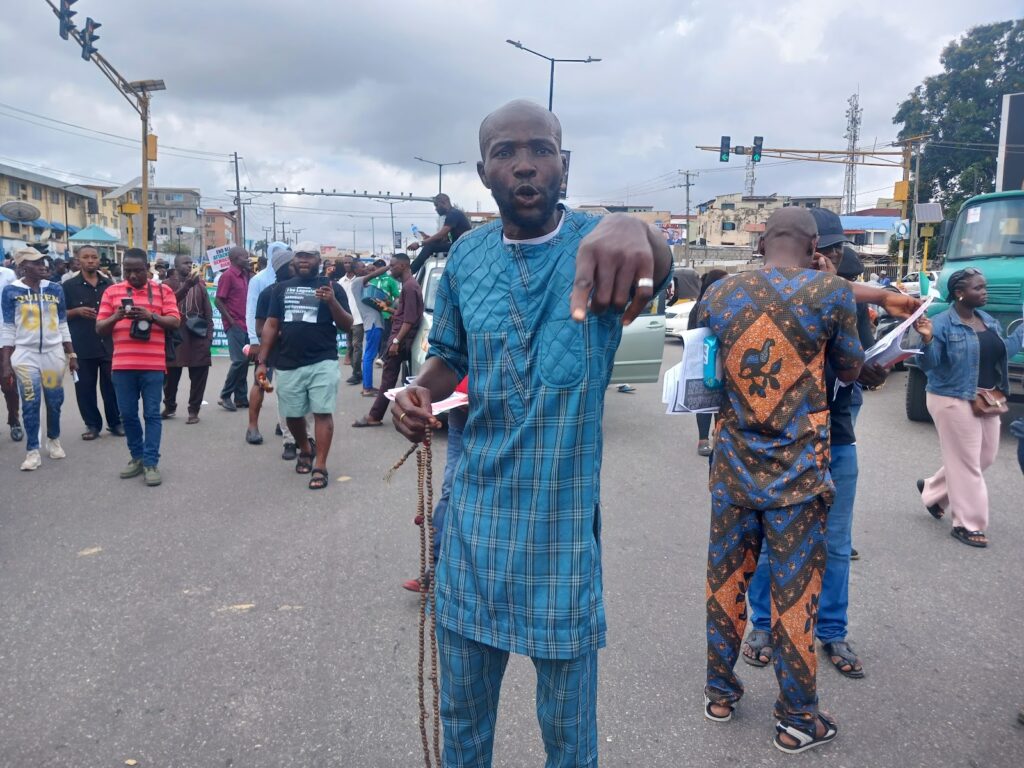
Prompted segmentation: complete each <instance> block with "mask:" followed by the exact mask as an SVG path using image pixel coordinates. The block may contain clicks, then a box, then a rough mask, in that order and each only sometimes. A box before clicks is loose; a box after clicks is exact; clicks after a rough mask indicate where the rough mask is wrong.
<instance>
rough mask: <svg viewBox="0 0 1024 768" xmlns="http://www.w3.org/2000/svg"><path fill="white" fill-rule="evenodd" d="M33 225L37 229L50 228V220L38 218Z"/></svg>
mask: <svg viewBox="0 0 1024 768" xmlns="http://www.w3.org/2000/svg"><path fill="white" fill-rule="evenodd" d="M32 226H33V227H35V228H36V229H49V228H50V222H48V221H47V220H46V219H36V220H35V221H33V222H32Z"/></svg>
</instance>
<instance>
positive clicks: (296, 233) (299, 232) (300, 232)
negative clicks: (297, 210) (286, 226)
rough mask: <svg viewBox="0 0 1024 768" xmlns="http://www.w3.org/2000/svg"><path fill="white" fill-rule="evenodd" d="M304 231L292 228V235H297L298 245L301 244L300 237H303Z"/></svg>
mask: <svg viewBox="0 0 1024 768" xmlns="http://www.w3.org/2000/svg"><path fill="white" fill-rule="evenodd" d="M304 231H305V229H295V228H294V227H293V228H292V234H293V235H295V242H296V243H297V242H299V235H301V234H302V233H303V232H304Z"/></svg>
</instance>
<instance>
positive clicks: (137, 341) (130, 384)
mask: <svg viewBox="0 0 1024 768" xmlns="http://www.w3.org/2000/svg"><path fill="white" fill-rule="evenodd" d="M121 268H122V271H123V274H124V282H121V283H115V284H114V285H112V286H110V287H109V288H107V290H106V291H104V293H103V298H102V299H101V300H100V309H99V313H98V314H97V315H96V333H97V334H99V335H100V336H110V335H113V337H114V359H113V363H112V365H111V368H112V374H111V378H112V379H113V380H114V391H115V392H116V393H117V407H118V410H120V411H121V423H122V424H123V426H124V432H125V436H126V437H127V439H128V450H129V452H130V453H131V461H129V462H128V466H127V467H125V468H124V469H123V470H121V477H122V479H128V478H130V477H138V476H139V475H143V474H144V475H145V479H146V485H150V486H153V485H160V470H159V469H158V466H157V465H158V464H159V461H160V435H161V429H162V424H163V421H162V420H161V418H160V398H161V396H162V395H163V384H164V374H165V373H166V371H167V357H166V353H165V342H164V331H166V330H172V329H174V328H177V327H178V325H179V324H180V323H181V313H179V312H178V302H177V301H176V300H175V298H174V291H172V290H171V289H170V287H169V286H166V285H160V284H158V283H156V282H154V281H152V280H150V279H149V260H148V258H147V257H146V252H145V251H143V250H142V249H141V248H129V249H128V250H127V251H125V254H124V259H123V261H122V263H121ZM140 396H141V397H142V414H143V418H144V419H145V421H146V429H145V434H143V430H142V424H141V422H140V421H139V397H140Z"/></svg>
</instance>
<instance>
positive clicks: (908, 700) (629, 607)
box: [0, 342, 1024, 768]
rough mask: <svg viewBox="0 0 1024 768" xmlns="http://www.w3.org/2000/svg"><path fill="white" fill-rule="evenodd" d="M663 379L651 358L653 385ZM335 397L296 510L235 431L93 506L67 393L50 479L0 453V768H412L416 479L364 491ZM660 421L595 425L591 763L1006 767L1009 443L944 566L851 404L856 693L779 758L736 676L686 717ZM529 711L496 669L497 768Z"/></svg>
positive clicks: (377, 463)
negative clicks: (322, 467) (326, 467)
mask: <svg viewBox="0 0 1024 768" xmlns="http://www.w3.org/2000/svg"><path fill="white" fill-rule="evenodd" d="M678 353H679V347H678V346H676V345H675V343H674V342H669V343H668V344H667V345H666V361H671V362H675V360H676V358H677V356H678ZM224 371H225V365H224V363H223V362H221V361H218V363H217V364H216V365H215V366H214V370H213V372H212V373H211V376H210V392H208V395H214V394H215V392H216V388H217V387H218V386H219V384H220V382H221V381H222V380H223V375H224ZM69 386H70V385H69ZM342 386H343V388H344V391H343V393H342V397H341V398H340V403H339V412H338V415H337V430H336V436H335V443H334V450H333V452H332V455H331V459H330V474H331V486H330V488H329V489H328V490H327V491H326V492H320V493H313V492H310V491H308V490H306V488H305V480H304V479H303V478H300V477H299V476H297V475H296V474H295V473H294V471H293V468H292V465H291V464H288V463H285V462H283V461H281V460H280V458H279V454H280V446H279V442H278V441H276V440H274V439H273V438H271V437H270V435H271V429H272V422H271V420H270V419H269V418H267V417H266V416H265V418H264V419H263V425H262V426H263V431H264V434H265V435H266V436H267V438H268V439H267V442H266V443H265V444H264V445H263V446H260V447H252V446H248V445H246V444H245V443H244V442H243V435H244V429H245V417H244V415H243V414H242V413H237V414H231V413H227V412H224V411H222V410H220V409H218V408H216V407H210V408H205V409H204V410H203V413H202V419H203V420H202V422H201V423H200V424H199V425H197V426H186V425H185V423H184V420H183V419H182V418H180V417H179V418H178V419H175V420H173V421H171V422H168V423H166V424H165V431H164V450H163V458H162V460H161V469H162V471H163V475H164V484H163V486H162V487H160V488H156V489H148V488H146V487H144V486H143V484H142V481H141V479H137V480H132V481H122V480H119V479H118V477H117V472H118V470H119V469H120V468H121V467H122V465H123V464H124V463H125V462H126V460H127V458H128V457H127V453H126V450H125V448H124V446H123V444H122V443H121V441H119V440H118V439H117V438H113V437H110V436H104V437H103V438H102V439H101V440H99V441H97V442H94V443H83V442H81V441H80V440H79V439H78V434H79V433H80V432H81V428H82V427H81V421H80V419H79V417H78V413H77V408H76V406H75V404H74V400H73V396H72V393H71V392H70V390H69V398H70V399H69V402H68V404H67V407H66V408H65V419H64V434H65V438H64V443H65V447H66V449H67V452H68V458H67V459H66V460H64V461H62V462H54V461H50V460H49V459H46V458H44V464H43V468H42V469H40V470H38V471H36V472H34V473H32V474H28V473H20V472H19V471H18V465H19V463H20V462H21V459H22V457H23V453H22V452H23V446H19V445H15V444H12V443H11V442H10V439H9V438H8V437H7V434H6V431H4V433H3V436H0V493H2V497H3V503H2V504H0V584H2V587H0V766H14V767H17V768H21V767H22V766H88V767H89V768H93V767H102V766H110V767H111V768H114V767H115V766H121V765H124V764H125V761H126V760H136V761H138V765H139V766H143V767H144V768H146V767H148V766H196V767H199V768H206V767H207V766H211V767H212V766H224V767H227V766H246V767H247V766H268V767H271V766H272V767H277V766H346V767H349V766H357V767H360V768H363V767H366V768H371V767H376V766H417V765H422V764H423V763H422V756H421V753H420V739H419V731H418V728H417V725H416V713H417V707H416V685H415V679H416V623H417V598H416V596H415V595H413V594H411V593H408V592H405V591H403V590H402V589H401V588H400V583H401V581H402V580H403V579H405V578H408V577H411V576H414V575H415V573H416V569H417V563H418V529H417V528H416V527H415V526H413V525H412V522H411V520H412V516H413V512H414V507H415V496H414V483H415V469H414V467H412V466H410V467H407V468H404V469H403V470H401V471H400V472H399V473H398V475H397V476H396V477H395V479H394V480H393V481H392V483H391V484H390V485H387V484H385V483H384V482H383V481H382V476H383V474H384V472H385V471H386V469H387V468H388V467H389V466H390V465H391V464H392V463H393V462H394V461H395V459H397V458H398V456H400V455H401V453H402V452H403V450H404V448H405V443H403V441H402V440H401V439H400V438H399V437H398V436H397V435H396V434H395V433H394V432H393V431H392V430H391V429H390V428H384V429H364V430H353V429H351V428H350V427H349V426H348V425H349V423H350V422H351V421H352V420H353V419H354V418H355V417H357V416H359V415H361V414H363V413H364V412H365V410H366V408H367V406H368V401H366V400H364V399H362V398H360V397H359V396H358V390H357V389H356V388H355V387H348V386H346V385H342ZM208 399H211V400H212V399H213V398H212V397H208ZM659 400H660V387H659V385H656V384H647V385H640V386H638V391H637V392H636V393H635V394H631V395H626V394H619V393H617V392H615V391H609V394H608V398H607V407H606V412H605V434H606V437H607V441H606V445H605V464H604V479H603V499H604V502H605V508H604V565H605V585H606V601H607V610H608V623H609V642H608V648H607V649H606V650H605V651H603V652H602V653H601V656H600V698H599V718H600V740H601V764H602V765H603V766H613V767H614V768H618V767H619V766H644V767H645V768H647V767H655V766H664V767H665V768H676V767H678V766H683V765H686V766H709V767H710V766H714V768H720V767H721V766H723V765H726V766H775V765H792V764H794V763H796V762H799V763H800V764H803V765H822V766H825V765H827V766H830V767H831V766H858V767H861V766H869V767H874V766H878V767H880V768H881V767H886V766H929V767H932V766H970V767H972V768H997V767H1002V766H1005V767H1007V768H1009V767H1010V766H1017V767H1018V768H1019V766H1021V765H1024V726H1021V725H1018V724H1017V722H1016V715H1017V711H1018V709H1019V708H1021V707H1024V684H1022V682H1024V663H1022V662H1024V642H1022V635H1024V620H1022V615H1024V589H1022V587H1021V583H1022V580H1021V576H1022V570H1024V568H1022V566H1024V557H1022V553H1024V503H1022V501H1021V499H1022V497H1024V480H1022V477H1021V474H1020V471H1019V470H1018V468H1017V464H1016V460H1015V450H1014V449H1015V443H1014V442H1013V441H1012V439H1011V438H1010V437H1009V435H1008V434H1007V435H1006V436H1004V441H1003V445H1002V447H1001V451H1000V455H999V457H998V459H997V462H996V465H995V466H994V467H992V469H991V470H990V471H989V472H988V474H987V478H988V483H989V489H990V491H991V495H992V524H991V528H990V531H989V534H990V538H991V542H992V545H991V547H990V548H989V549H988V550H974V549H970V548H968V547H965V546H963V545H962V544H960V543H958V542H956V541H954V540H953V539H952V538H951V537H950V536H949V524H948V522H936V521H934V520H933V519H932V518H931V517H930V516H929V515H928V514H927V513H926V512H925V511H924V509H923V508H921V506H920V504H919V502H918V499H917V496H916V492H915V489H914V480H915V478H917V477H920V476H922V475H925V474H927V473H929V472H931V471H933V470H934V468H936V467H937V466H938V463H939V451H938V445H937V442H936V438H935V434H934V431H933V429H932V427H931V426H930V425H923V424H912V423H910V422H908V421H907V420H906V419H905V418H904V416H903V375H902V374H896V375H894V376H893V378H892V379H891V380H890V382H889V383H888V384H887V385H886V387H885V388H884V389H883V390H881V391H879V392H876V393H868V395H867V402H866V404H865V407H864V409H863V411H862V414H861V417H860V424H859V427H860V437H861V440H860V461H861V475H860V487H859V492H858V500H857V505H856V514H855V520H854V528H855V536H854V544H855V546H856V547H857V548H858V549H859V550H860V551H861V553H862V559H861V560H860V561H859V562H855V563H853V569H852V577H851V579H852V583H851V611H850V612H851V630H850V639H851V641H852V642H853V643H854V645H855V647H856V648H857V650H858V651H859V653H860V654H861V655H862V658H863V660H864V663H865V667H866V670H867V677H866V678H865V679H863V680H859V681H856V680H847V679H845V678H842V677H840V676H839V675H838V673H836V672H835V671H834V670H833V669H832V668H831V667H830V666H829V665H828V664H827V663H825V662H824V661H823V662H822V666H820V667H819V691H820V696H821V701H822V704H823V706H824V707H825V708H826V709H828V710H829V711H831V712H832V713H833V714H834V715H835V716H836V717H837V718H838V720H839V722H840V727H841V733H840V735H839V738H838V740H837V741H836V743H834V744H832V745H829V746H827V747H824V748H822V749H820V750H818V751H816V752H813V753H809V754H808V755H806V756H803V757H799V758H793V757H789V756H786V755H783V754H782V753H780V752H778V751H777V750H775V749H774V748H773V747H772V746H771V744H770V738H771V734H772V725H773V720H772V717H771V704H772V701H773V700H774V697H775V695H776V685H775V681H774V676H773V674H772V672H771V669H770V668H768V669H761V670H758V669H754V668H751V667H747V666H745V665H742V664H741V665H740V666H742V667H743V668H742V669H741V670H740V673H741V675H742V676H743V678H744V681H745V683H746V685H747V691H748V692H747V696H746V697H745V699H744V700H743V702H742V703H741V705H740V707H739V709H738V711H737V714H736V717H735V718H734V720H733V722H731V723H729V724H726V725H722V724H715V723H710V722H708V721H706V720H705V719H704V717H703V716H702V713H701V710H702V686H703V678H704V569H705V556H706V544H707V528H708V510H709V499H708V493H707V489H706V479H707V467H706V463H705V460H703V459H701V458H700V457H698V456H697V454H696V450H695V448H696V427H695V424H694V422H693V420H692V418H691V417H668V416H665V415H663V413H662V411H663V408H662V406H661V405H660V402H659ZM442 442H443V441H442V440H441V439H438V441H437V445H436V448H435V452H436V453H438V454H439V458H438V461H437V462H436V464H437V477H438V484H439V483H440V470H441V464H442V461H441V459H440V456H441V455H443V445H442ZM819 658H823V657H819ZM533 685H534V675H533V669H532V665H531V664H530V662H529V660H528V659H524V658H513V660H512V663H511V664H510V665H509V670H508V674H507V677H506V681H505V689H504V691H503V696H502V703H501V712H500V717H499V725H498V727H499V732H498V737H497V743H496V748H495V765H496V766H513V767H518V766H541V765H542V764H543V761H544V760H543V750H542V747H541V745H540V739H539V735H538V729H537V725H536V719H535V716H534V711H533Z"/></svg>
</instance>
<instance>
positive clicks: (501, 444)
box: [429, 210, 664, 659]
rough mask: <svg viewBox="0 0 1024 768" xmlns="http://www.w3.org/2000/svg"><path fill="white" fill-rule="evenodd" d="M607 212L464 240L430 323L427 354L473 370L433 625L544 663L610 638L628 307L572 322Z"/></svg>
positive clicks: (486, 230) (484, 230)
mask: <svg viewBox="0 0 1024 768" xmlns="http://www.w3.org/2000/svg"><path fill="white" fill-rule="evenodd" d="M597 223H598V219H597V218H595V217H592V216H589V215H586V214H582V213H577V212H574V211H569V210H565V211H564V213H563V215H562V219H561V222H560V224H559V228H558V229H557V230H556V231H555V232H554V233H553V236H549V237H548V238H538V241H523V242H518V243H516V242H506V241H504V240H503V238H502V230H501V222H500V221H497V222H493V223H491V224H488V225H486V226H483V227H480V228H478V229H476V230H473V231H472V232H470V233H468V234H466V235H463V236H462V237H461V238H460V239H459V240H458V241H457V242H456V243H455V245H453V246H452V250H451V256H450V257H449V260H448V264H447V267H446V268H445V271H444V274H443V275H442V277H441V281H440V284H439V286H438V293H437V301H436V303H435V308H434V321H433V326H432V328H431V331H430V345H431V346H430V351H429V356H436V357H440V358H441V359H442V360H443V361H444V362H445V363H446V364H447V365H448V366H449V367H450V368H451V369H452V370H453V371H454V372H455V373H456V374H457V375H458V377H459V378H462V377H463V376H465V375H466V374H467V373H468V374H469V416H468V421H467V424H466V428H465V431H464V432H463V437H462V441H463V442H462V456H461V458H460V460H459V464H458V465H457V467H456V470H455V478H454V481H453V484H452V491H451V497H450V501H449V506H448V518H447V520H446V521H445V526H444V538H443V540H442V543H441V552H442V555H441V560H440V563H439V564H438V569H437V620H438V622H439V623H440V624H441V625H443V626H444V627H447V628H448V629H450V630H452V631H454V632H457V633H458V634H460V635H463V636H464V637H468V638H470V639H472V640H476V641H477V642H480V643H484V644H485V645H489V646H492V647H494V648H500V649H503V650H506V651H511V652H514V653H521V654H526V655H528V656H533V657H540V658H549V659H570V658H575V657H577V656H580V655H581V654H583V653H588V652H590V651H593V650H596V649H597V648H600V647H603V646H604V641H605V629H606V625H605V613H604V604H603V600H602V581H601V548H600V528H601V525H600V510H599V503H600V493H599V484H600V481H599V476H600V472H601V442H602V434H601V418H602V414H603V410H604V393H605V388H606V386H607V384H608V379H609V377H610V374H611V368H612V363H613V360H614V357H615V351H616V349H617V347H618V345H619V340H620V338H621V335H622V326H621V319H622V318H621V315H618V314H614V313H605V314H604V315H600V316H594V315H590V316H588V318H587V320H586V322H585V323H576V322H575V321H573V320H572V319H571V318H570V317H569V296H570V293H571V290H572V283H573V280H574V279H575V273H576V250H577V248H578V247H579V244H580V241H581V240H582V239H583V237H584V236H585V235H586V234H588V233H589V232H590V231H591V230H592V229H593V228H594V227H595V226H596V225H597ZM540 241H543V242H540ZM662 287H664V286H662Z"/></svg>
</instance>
